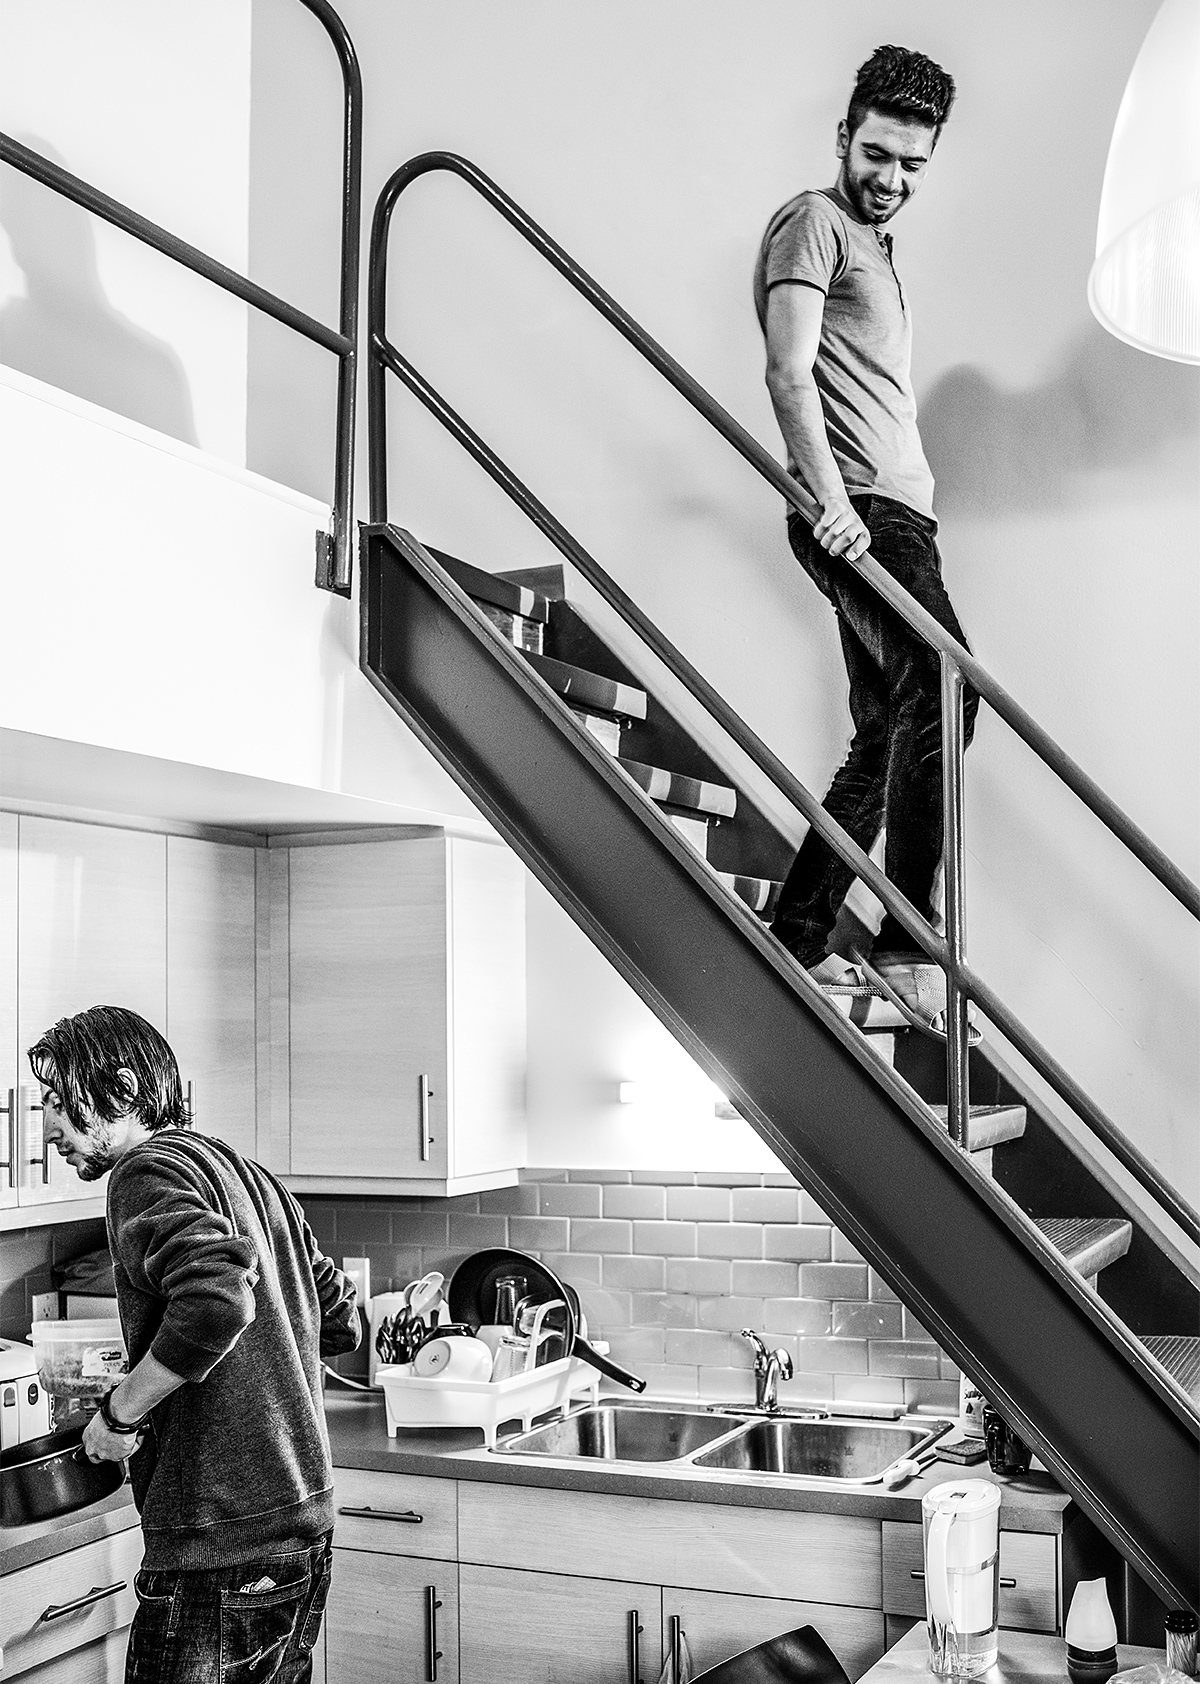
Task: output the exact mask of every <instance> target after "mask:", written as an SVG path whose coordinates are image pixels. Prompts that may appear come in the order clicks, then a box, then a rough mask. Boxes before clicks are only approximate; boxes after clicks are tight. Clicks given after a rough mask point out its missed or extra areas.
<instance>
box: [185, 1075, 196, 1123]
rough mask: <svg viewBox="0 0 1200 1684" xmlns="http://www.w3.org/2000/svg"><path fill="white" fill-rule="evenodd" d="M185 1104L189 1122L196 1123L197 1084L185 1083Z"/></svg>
mask: <svg viewBox="0 0 1200 1684" xmlns="http://www.w3.org/2000/svg"><path fill="white" fill-rule="evenodd" d="M183 1103H184V1105H185V1106H186V1107H187V1114H188V1118H189V1120H190V1121H191V1122H193V1123H194V1122H195V1121H196V1084H195V1082H185V1083H184V1088H183Z"/></svg>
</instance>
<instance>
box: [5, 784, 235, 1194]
mask: <svg viewBox="0 0 1200 1684" xmlns="http://www.w3.org/2000/svg"><path fill="white" fill-rule="evenodd" d="M255 989H256V962H255V851H254V849H253V848H249V847H241V846H238V845H235V844H232V843H223V842H216V841H209V840H207V839H199V838H192V837H178V836H170V837H168V836H163V835H159V834H156V833H153V832H149V831H137V830H124V829H120V828H118V827H116V826H110V825H95V824H85V823H80V822H76V821H74V820H65V819H53V818H40V817H35V816H30V815H27V814H21V815H17V814H14V813H0V1221H2V1222H3V1223H4V1224H5V1225H7V1226H12V1224H13V1223H14V1222H15V1221H18V1220H20V1217H21V1213H23V1212H28V1213H29V1217H28V1219H29V1220H45V1219H47V1218H48V1217H50V1216H51V1213H52V1212H54V1213H56V1219H57V1220H63V1221H66V1220H70V1219H73V1218H77V1217H80V1216H83V1215H93V1214H95V1215H102V1214H103V1211H104V1191H105V1182H104V1181H103V1180H101V1181H97V1182H84V1181H80V1179H79V1177H78V1176H77V1175H76V1173H75V1171H74V1170H73V1169H72V1168H71V1166H70V1165H69V1164H68V1163H66V1162H65V1161H64V1160H62V1159H60V1158H59V1157H58V1155H57V1153H56V1152H54V1151H53V1150H51V1151H49V1152H46V1151H45V1149H44V1140H43V1135H42V1126H41V1124H42V1113H41V1092H40V1089H39V1087H38V1085H37V1082H36V1080H35V1078H34V1076H33V1072H32V1071H31V1070H30V1068H29V1063H28V1060H27V1058H26V1056H25V1055H26V1049H27V1048H28V1047H30V1046H31V1045H32V1044H33V1043H34V1042H35V1041H36V1040H37V1039H38V1038H39V1036H40V1035H41V1034H42V1033H43V1031H44V1030H46V1029H47V1028H49V1027H50V1026H51V1025H52V1024H53V1023H55V1022H57V1020H58V1019H59V1018H60V1017H65V1016H68V1015H70V1014H72V1013H74V1012H78V1011H82V1010H83V1009H84V1008H86V1007H88V1006H94V1005H97V1004H101V1003H104V1004H112V1005H122V1006H128V1007H130V1008H131V1009H132V1010H134V1011H136V1012H139V1013H140V1014H141V1015H142V1016H143V1017H145V1018H147V1019H148V1020H149V1021H150V1022H151V1023H153V1024H154V1025H155V1027H156V1028H158V1029H160V1030H162V1031H163V1033H164V1034H165V1035H166V1036H167V1039H168V1040H169V1041H170V1042H171V1045H172V1047H173V1048H174V1050H175V1053H176V1056H177V1058H178V1060H179V1065H180V1075H181V1077H182V1080H183V1082H184V1085H185V1091H186V1089H187V1088H188V1087H189V1085H190V1088H191V1093H192V1096H193V1104H194V1107H195V1112H196V1121H197V1126H198V1127H199V1128H200V1129H201V1130H202V1131H203V1132H205V1133H210V1134H216V1135H219V1136H220V1137H221V1138H222V1139H225V1140H228V1141H230V1143H231V1144H232V1145H234V1146H236V1147H237V1148H238V1149H239V1150H241V1151H244V1152H247V1153H249V1154H251V1155H254V1153H255V1109H256V1093H255V1086H256V1064H257V1052H256V1044H255V1043H256V1036H255V1006H256V998H255Z"/></svg>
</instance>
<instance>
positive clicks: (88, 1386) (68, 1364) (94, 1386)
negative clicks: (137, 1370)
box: [29, 1320, 127, 1398]
mask: <svg viewBox="0 0 1200 1684" xmlns="http://www.w3.org/2000/svg"><path fill="white" fill-rule="evenodd" d="M29 1337H30V1339H31V1341H32V1343H33V1354H34V1356H35V1358H36V1359H37V1366H38V1378H39V1379H40V1380H41V1382H42V1387H43V1389H44V1390H45V1391H47V1392H49V1393H50V1394H51V1396H52V1397H65V1398H101V1397H103V1396H104V1394H105V1393H106V1392H111V1391H112V1389H113V1387H114V1386H115V1385H116V1384H117V1382H118V1381H119V1380H120V1378H121V1376H122V1375H123V1374H124V1373H125V1370H126V1366H127V1364H126V1357H125V1341H124V1339H122V1337H121V1324H120V1322H119V1321H109V1320H105V1321H35V1322H34V1324H33V1326H32V1328H31V1329H30V1332H29Z"/></svg>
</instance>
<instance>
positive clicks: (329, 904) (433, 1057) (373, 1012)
mask: <svg viewBox="0 0 1200 1684" xmlns="http://www.w3.org/2000/svg"><path fill="white" fill-rule="evenodd" d="M446 846H447V845H446V842H445V839H444V838H443V837H440V836H438V837H427V838H426V837H421V838H414V839H412V840H405V841H395V842H393V841H387V842H363V843H337V844H334V845H332V846H321V847H312V848H292V849H291V850H290V885H289V908H290V962H289V970H290V980H289V998H290V1039H291V1142H292V1143H291V1173H292V1175H293V1176H302V1175H321V1176H328V1177H331V1178H332V1177H358V1178H362V1177H370V1178H373V1179H388V1178H404V1179H412V1178H421V1179H428V1180H440V1179H443V1178H444V1177H445V1176H446V1174H447V1162H448V1157H447V1128H448V1124H447V1116H448V1111H447V1102H448V1097H449V1096H448V1093H447V1086H448V1059H447V1044H448V1043H447V1036H448V1012H449V1001H448V991H449V978H448V970H447V958H448V953H447V949H448V939H447V917H448V911H447V900H446V888H447V861H446Z"/></svg>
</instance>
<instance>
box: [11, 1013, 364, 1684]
mask: <svg viewBox="0 0 1200 1684" xmlns="http://www.w3.org/2000/svg"><path fill="white" fill-rule="evenodd" d="M29 1061H30V1064H31V1066H32V1068H33V1071H34V1073H35V1075H36V1076H37V1078H38V1080H39V1081H40V1083H41V1084H42V1088H43V1104H44V1107H45V1110H44V1127H45V1134H46V1140H47V1142H48V1143H49V1144H52V1145H53V1146H54V1147H55V1148H56V1150H57V1151H58V1152H59V1154H60V1155H61V1156H62V1157H64V1158H66V1159H67V1160H68V1161H69V1162H70V1163H71V1164H72V1166H73V1167H74V1168H75V1170H76V1172H77V1173H78V1174H79V1175H80V1176H81V1177H82V1179H83V1180H85V1181H94V1180H97V1179H98V1178H99V1177H100V1176H101V1175H103V1174H104V1173H105V1172H106V1171H111V1172H112V1173H111V1176H110V1179H109V1184H108V1212H107V1215H108V1235H109V1245H110V1247H111V1249H112V1254H113V1265H114V1274H115V1279H116V1291H117V1300H118V1304H119V1307H120V1313H121V1325H122V1329H123V1331H124V1335H125V1344H126V1348H127V1351H128V1359H129V1365H130V1366H129V1372H128V1374H127V1375H126V1376H125V1378H124V1379H123V1380H122V1381H121V1382H120V1384H119V1385H118V1386H117V1387H116V1388H115V1389H114V1390H113V1391H111V1392H109V1394H108V1395H107V1397H106V1398H105V1399H104V1400H103V1402H102V1403H101V1406H100V1409H99V1412H98V1413H97V1414H96V1415H94V1416H93V1417H92V1419H91V1421H90V1422H89V1423H88V1425H87V1428H86V1430H85V1433H84V1439H83V1443H84V1448H85V1450H86V1452H87V1454H88V1455H89V1457H91V1459H92V1460H93V1461H120V1460H124V1459H125V1458H126V1457H131V1462H130V1478H131V1481H132V1484H133V1490H134V1497H135V1500H136V1502H137V1506H138V1510H139V1513H140V1515H141V1520H142V1532H143V1536H144V1539H145V1556H144V1559H143V1565H142V1569H141V1571H140V1572H139V1574H138V1577H137V1582H136V1589H137V1596H138V1609H137V1613H136V1614H135V1616H134V1620H133V1626H132V1629H131V1631H130V1638H129V1651H128V1658H127V1661H126V1673H125V1677H126V1681H127V1684H211V1681H212V1680H214V1679H217V1678H232V1677H243V1676H244V1677H246V1678H248V1679H270V1680H272V1684H303V1681H304V1680H307V1679H309V1678H310V1677H311V1670H312V1659H311V1656H312V1649H313V1645H314V1643H315V1642H316V1638H317V1634H318V1632H319V1630H320V1625H321V1616H322V1613H323V1610H324V1605H325V1598H326V1595H327V1593H328V1589H329V1575H330V1567H331V1561H332V1548H331V1540H332V1530H333V1493H332V1487H333V1475H332V1468H331V1464H330V1456H329V1441H328V1435H327V1433H326V1429H325V1419H324V1409H323V1404H322V1386H321V1358H322V1357H323V1356H332V1355H337V1354H340V1353H341V1352H344V1351H349V1350H353V1349H354V1347H355V1345H356V1344H357V1343H358V1337H359V1322H358V1315H357V1311H356V1307H355V1300H354V1288H353V1286H352V1285H351V1284H350V1282H349V1281H348V1280H347V1279H346V1277H345V1276H344V1275H343V1274H342V1273H341V1271H340V1270H338V1269H337V1268H335V1267H334V1265H333V1263H332V1262H331V1261H330V1260H329V1258H327V1257H325V1256H323V1255H322V1253H321V1252H320V1250H319V1249H318V1247H317V1244H316V1241H315V1240H314V1238H313V1234H312V1231H311V1229H310V1228H309V1226H308V1224H307V1222H306V1221H305V1219H304V1214H303V1212H302V1211H301V1209H300V1207H299V1205H298V1204H297V1203H296V1201H295V1200H294V1199H293V1198H292V1196H291V1194H290V1193H289V1192H288V1191H287V1190H286V1188H284V1187H282V1186H281V1185H280V1184H279V1182H277V1181H276V1180H275V1178H274V1177H273V1176H271V1175H270V1174H268V1172H267V1171H266V1170H264V1169H262V1168H260V1166H259V1165H258V1164H255V1163H252V1162H250V1161H249V1160H248V1159H245V1158H243V1157H241V1156H240V1155H239V1154H238V1153H237V1152H235V1151H234V1150H233V1148H232V1147H231V1146H227V1145H225V1144H224V1142H222V1141H219V1140H214V1139H211V1138H208V1137H205V1136H201V1135H197V1134H195V1133H194V1132H193V1131H192V1129H191V1126H190V1123H191V1119H190V1117H189V1116H188V1114H187V1109H186V1107H185V1105H184V1101H183V1094H182V1089H181V1086H180V1080H179V1069H178V1066H177V1064H176V1061H175V1056H174V1054H173V1053H172V1051H171V1049H170V1047H169V1046H168V1044H167V1042H166V1041H165V1040H164V1039H163V1037H162V1036H161V1035H160V1034H159V1033H158V1031H157V1030H156V1029H155V1028H153V1026H152V1025H151V1024H149V1023H147V1022H146V1020H145V1019H144V1018H141V1017H139V1016H138V1015H137V1013H135V1012H131V1011H126V1010H124V1009H122V1008H121V1007H117V1006H93V1007H92V1008H91V1009H90V1010H88V1011H85V1012H80V1013H79V1014H78V1016H76V1017H70V1018H63V1019H62V1020H61V1021H60V1022H58V1023H56V1024H55V1025H54V1027H53V1028H52V1029H50V1030H47V1032H46V1033H45V1034H44V1035H43V1036H42V1038H41V1040H40V1041H39V1042H38V1043H37V1045H36V1046H34V1047H32V1048H31V1049H30V1052H29Z"/></svg>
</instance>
